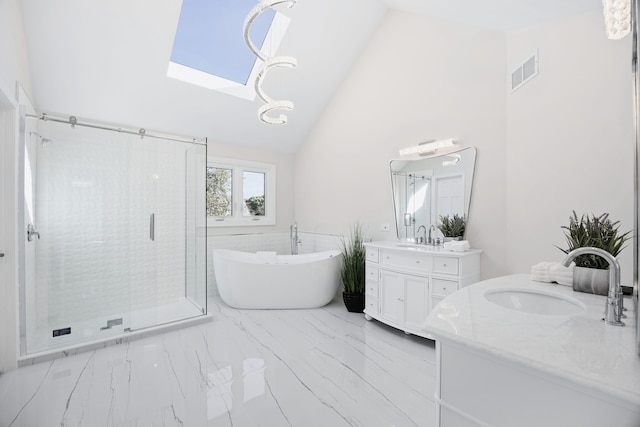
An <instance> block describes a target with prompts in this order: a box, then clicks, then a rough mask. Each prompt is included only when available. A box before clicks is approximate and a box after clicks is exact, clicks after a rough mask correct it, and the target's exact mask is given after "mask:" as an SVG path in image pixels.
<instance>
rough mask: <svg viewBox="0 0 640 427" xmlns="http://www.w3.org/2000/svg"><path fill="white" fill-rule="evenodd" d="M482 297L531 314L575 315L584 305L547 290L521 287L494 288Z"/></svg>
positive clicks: (502, 305)
mask: <svg viewBox="0 0 640 427" xmlns="http://www.w3.org/2000/svg"><path fill="white" fill-rule="evenodd" d="M484 297H485V298H486V299H487V300H488V301H490V302H492V303H494V304H497V305H499V306H501V307H504V308H508V309H511V310H516V311H521V312H525V313H531V314H546V315H576V314H580V313H582V312H583V311H584V310H585V309H586V307H585V306H584V304H582V303H581V302H580V301H577V300H574V299H571V298H567V297H564V296H562V295H557V294H553V293H547V292H539V291H533V290H522V289H495V290H491V291H487V292H485V294H484Z"/></svg>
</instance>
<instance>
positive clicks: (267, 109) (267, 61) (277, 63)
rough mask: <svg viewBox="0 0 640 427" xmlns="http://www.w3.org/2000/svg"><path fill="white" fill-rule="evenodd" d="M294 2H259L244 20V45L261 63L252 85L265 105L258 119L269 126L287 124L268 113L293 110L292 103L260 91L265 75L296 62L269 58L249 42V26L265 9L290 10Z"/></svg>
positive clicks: (268, 0)
mask: <svg viewBox="0 0 640 427" xmlns="http://www.w3.org/2000/svg"><path fill="white" fill-rule="evenodd" d="M296 1H297V0H260V1H259V2H258V4H257V5H256V6H254V7H253V9H251V11H249V14H248V15H247V17H246V18H245V20H244V25H243V29H242V30H243V34H244V41H245V43H246V44H247V46H249V49H251V51H252V52H253V53H254V54H255V55H256V56H257V57H258V59H259V60H260V61H262V65H261V66H260V69H259V70H258V74H257V77H256V81H255V83H254V88H255V91H256V94H257V95H258V97H259V98H260V99H261V100H262V101H263V102H264V103H265V104H264V105H262V106H261V107H260V108H258V118H259V119H260V121H262V122H264V123H267V124H271V125H283V124H285V123H287V116H286V115H285V114H280V115H277V116H273V115H270V114H269V113H271V112H272V111H275V110H282V111H291V110H293V102H291V101H286V100H281V101H280V100H274V99H273V98H271V97H270V96H269V95H267V94H266V93H265V92H264V90H263V89H262V82H263V81H264V79H265V77H266V75H267V71H269V70H270V69H271V68H274V67H278V68H295V67H296V66H297V65H298V61H297V60H296V59H295V58H292V57H291V56H274V57H269V56H268V55H267V54H266V53H265V52H263V51H262V50H260V49H259V48H258V47H257V46H256V45H255V44H254V43H253V42H252V41H251V38H250V37H249V30H250V29H251V24H252V23H253V22H254V21H255V20H256V18H257V17H258V16H259V15H260V14H261V13H262V12H264V11H265V10H266V9H268V8H273V7H275V6H278V5H281V4H283V5H286V6H287V7H289V8H291V7H293V6H295V4H296Z"/></svg>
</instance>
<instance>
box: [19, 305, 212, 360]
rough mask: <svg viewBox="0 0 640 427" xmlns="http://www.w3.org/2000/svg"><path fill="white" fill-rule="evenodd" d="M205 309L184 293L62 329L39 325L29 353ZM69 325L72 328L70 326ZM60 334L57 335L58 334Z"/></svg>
mask: <svg viewBox="0 0 640 427" xmlns="http://www.w3.org/2000/svg"><path fill="white" fill-rule="evenodd" d="M203 314H204V313H203V311H202V309H201V308H199V307H198V306H197V305H196V304H194V303H193V302H192V301H191V299H190V298H186V297H182V298H180V299H179V300H177V301H176V302H174V303H172V304H165V305H160V306H157V307H153V308H147V309H143V310H137V311H134V312H128V313H118V314H113V315H111V316H108V317H106V318H105V317H99V318H94V319H88V320H85V321H83V322H79V323H75V324H71V325H68V326H64V327H62V328H58V329H52V328H49V327H47V326H48V325H45V327H41V328H38V329H37V330H35V331H32V332H31V333H30V334H28V337H27V349H26V354H27V355H28V356H33V355H34V353H41V352H48V351H50V350H56V351H61V350H64V349H65V348H67V347H69V348H72V347H76V346H78V345H80V344H82V345H85V344H93V343H96V342H100V341H104V340H108V339H113V338H118V337H126V336H127V335H128V334H129V333H131V332H134V331H136V330H140V329H144V328H149V327H155V326H158V325H163V324H166V323H171V322H176V321H179V320H185V319H189V318H193V317H197V316H202V315H203ZM67 328H68V329H67ZM55 335H57V336H55Z"/></svg>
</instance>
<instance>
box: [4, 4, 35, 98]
mask: <svg viewBox="0 0 640 427" xmlns="http://www.w3.org/2000/svg"><path fill="white" fill-rule="evenodd" d="M0 80H2V81H4V82H5V83H6V84H7V85H9V86H11V87H15V83H16V82H20V83H21V84H22V86H23V87H24V88H25V90H26V92H27V94H31V83H30V78H29V66H28V61H27V50H26V42H25V37H24V29H23V26H22V12H21V8H20V1H19V0H0ZM12 94H14V95H15V92H14V91H12Z"/></svg>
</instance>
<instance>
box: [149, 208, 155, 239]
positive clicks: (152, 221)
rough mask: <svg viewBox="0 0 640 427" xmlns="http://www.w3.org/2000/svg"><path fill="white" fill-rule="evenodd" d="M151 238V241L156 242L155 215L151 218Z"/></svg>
mask: <svg viewBox="0 0 640 427" xmlns="http://www.w3.org/2000/svg"><path fill="white" fill-rule="evenodd" d="M149 238H150V239H151V241H155V240H156V214H154V213H152V214H151V215H150V216H149Z"/></svg>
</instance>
